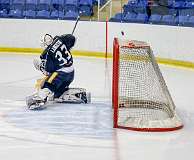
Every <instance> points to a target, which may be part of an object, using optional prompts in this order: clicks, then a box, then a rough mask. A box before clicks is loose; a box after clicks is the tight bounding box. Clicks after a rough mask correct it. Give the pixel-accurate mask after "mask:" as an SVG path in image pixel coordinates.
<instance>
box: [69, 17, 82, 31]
mask: <svg viewBox="0 0 194 160" xmlns="http://www.w3.org/2000/svg"><path fill="white" fill-rule="evenodd" d="M79 20H80V16H78V17H77V19H76V22H75V26H74V28H73V31H72V33H71V34H72V35H73V33H74V32H75V29H76V27H77V23H78V21H79Z"/></svg>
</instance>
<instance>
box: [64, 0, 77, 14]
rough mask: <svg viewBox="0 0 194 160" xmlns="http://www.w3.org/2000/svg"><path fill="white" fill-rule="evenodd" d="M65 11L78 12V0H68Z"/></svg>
mask: <svg viewBox="0 0 194 160" xmlns="http://www.w3.org/2000/svg"><path fill="white" fill-rule="evenodd" d="M64 10H65V12H78V0H66V2H65V6H64Z"/></svg>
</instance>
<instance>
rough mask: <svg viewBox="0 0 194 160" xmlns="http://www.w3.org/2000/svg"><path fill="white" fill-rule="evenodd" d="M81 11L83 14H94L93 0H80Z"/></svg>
mask: <svg viewBox="0 0 194 160" xmlns="http://www.w3.org/2000/svg"><path fill="white" fill-rule="evenodd" d="M79 13H80V15H82V16H91V15H93V2H92V0H80V1H79Z"/></svg>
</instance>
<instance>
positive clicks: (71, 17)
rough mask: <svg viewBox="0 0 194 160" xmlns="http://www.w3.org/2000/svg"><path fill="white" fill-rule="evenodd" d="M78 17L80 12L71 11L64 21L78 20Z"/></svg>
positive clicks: (67, 13)
mask: <svg viewBox="0 0 194 160" xmlns="http://www.w3.org/2000/svg"><path fill="white" fill-rule="evenodd" d="M78 15H79V14H78V12H74V11H69V12H66V14H65V16H64V19H66V20H76V19H77V17H78Z"/></svg>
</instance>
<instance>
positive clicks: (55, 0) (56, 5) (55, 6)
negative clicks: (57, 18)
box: [51, 0, 64, 11]
mask: <svg viewBox="0 0 194 160" xmlns="http://www.w3.org/2000/svg"><path fill="white" fill-rule="evenodd" d="M63 8H64V0H52V1H51V10H58V11H63Z"/></svg>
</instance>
